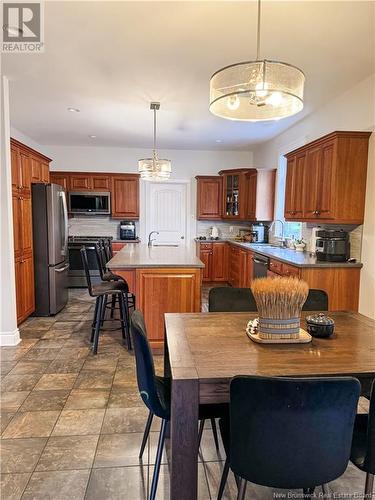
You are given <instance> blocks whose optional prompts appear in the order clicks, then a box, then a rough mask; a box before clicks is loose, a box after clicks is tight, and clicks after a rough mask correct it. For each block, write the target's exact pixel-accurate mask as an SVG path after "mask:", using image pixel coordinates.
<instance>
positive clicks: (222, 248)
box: [211, 243, 228, 281]
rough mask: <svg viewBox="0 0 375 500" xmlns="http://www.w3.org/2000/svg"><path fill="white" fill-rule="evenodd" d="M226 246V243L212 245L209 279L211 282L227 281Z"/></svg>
mask: <svg viewBox="0 0 375 500" xmlns="http://www.w3.org/2000/svg"><path fill="white" fill-rule="evenodd" d="M227 250H228V245H227V244H226V243H213V251H212V266H211V279H212V281H227V280H228V258H227Z"/></svg>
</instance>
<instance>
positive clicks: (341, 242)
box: [315, 229, 350, 262]
mask: <svg viewBox="0 0 375 500" xmlns="http://www.w3.org/2000/svg"><path fill="white" fill-rule="evenodd" d="M316 236H317V239H316V248H315V252H316V258H317V260H320V261H327V262H346V261H347V260H348V259H349V258H350V242H349V233H348V232H346V231H343V230H342V229H339V230H336V229H321V230H319V231H317V232H316Z"/></svg>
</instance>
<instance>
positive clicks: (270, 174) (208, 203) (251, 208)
mask: <svg viewBox="0 0 375 500" xmlns="http://www.w3.org/2000/svg"><path fill="white" fill-rule="evenodd" d="M275 174H276V170H261V169H260V170H257V169H255V168H239V169H236V170H222V171H221V172H219V176H216V175H210V176H208V175H198V176H197V177H196V179H197V219H198V220H220V219H232V220H246V221H267V220H272V219H273V210H274V199H275Z"/></svg>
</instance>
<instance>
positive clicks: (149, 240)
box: [148, 231, 159, 247]
mask: <svg viewBox="0 0 375 500" xmlns="http://www.w3.org/2000/svg"><path fill="white" fill-rule="evenodd" d="M152 234H159V232H158V231H151V233H150V234H149V235H148V246H149V247H152V242H153V241H155V239H156V238H153V239H151V235H152Z"/></svg>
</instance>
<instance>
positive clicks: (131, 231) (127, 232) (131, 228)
mask: <svg viewBox="0 0 375 500" xmlns="http://www.w3.org/2000/svg"><path fill="white" fill-rule="evenodd" d="M136 238H137V235H136V231H135V222H134V221H132V220H122V221H121V222H120V240H135V239H136Z"/></svg>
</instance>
